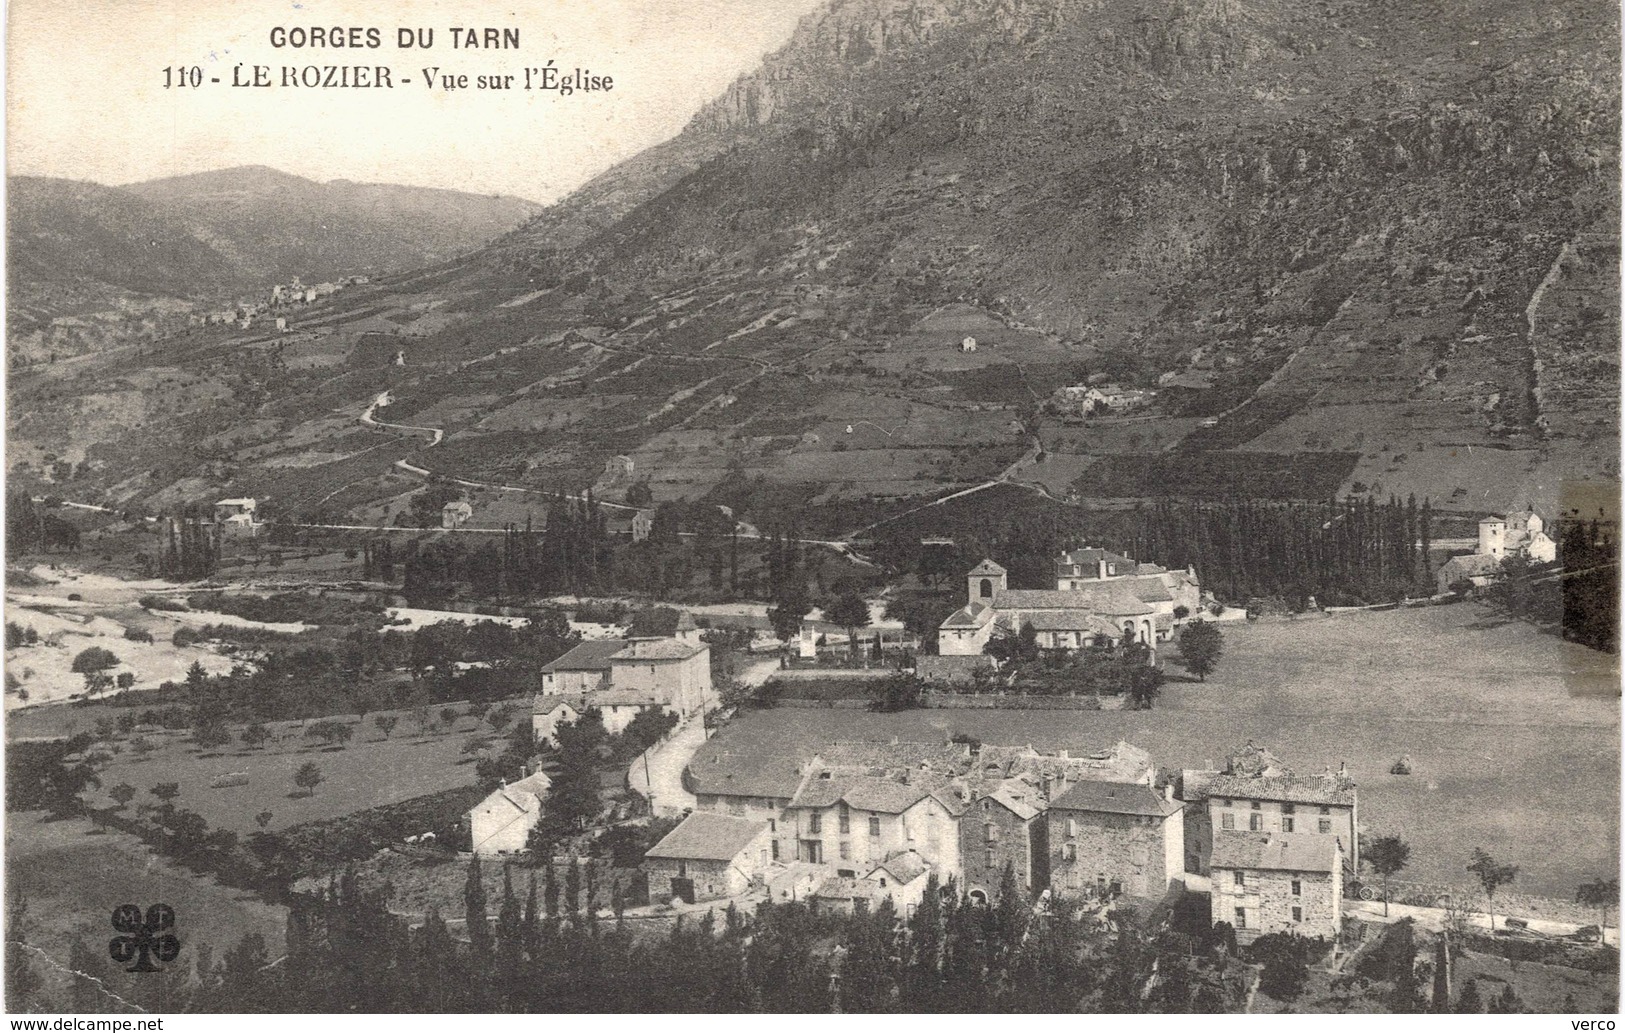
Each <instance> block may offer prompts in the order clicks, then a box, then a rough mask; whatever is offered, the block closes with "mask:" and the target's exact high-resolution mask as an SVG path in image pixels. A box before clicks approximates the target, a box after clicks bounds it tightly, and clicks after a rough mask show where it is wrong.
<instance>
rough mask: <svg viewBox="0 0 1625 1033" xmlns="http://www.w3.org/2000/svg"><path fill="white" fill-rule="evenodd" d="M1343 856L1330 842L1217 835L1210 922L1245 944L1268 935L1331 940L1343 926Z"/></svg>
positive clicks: (1265, 835)
mask: <svg viewBox="0 0 1625 1033" xmlns="http://www.w3.org/2000/svg"><path fill="white" fill-rule="evenodd" d="M1342 871H1343V852H1342V848H1341V847H1340V846H1339V845H1338V843H1337V841H1336V840H1334V839H1328V838H1327V837H1324V836H1313V835H1304V834H1301V833H1300V834H1294V833H1282V832H1223V831H1221V832H1216V833H1214V836H1213V879H1212V881H1213V889H1212V909H1213V910H1212V917H1213V922H1214V924H1217V923H1219V922H1229V923H1230V924H1231V925H1232V926H1234V927H1235V930H1236V939H1237V940H1238V941H1239V942H1241V943H1249V942H1251V941H1252V940H1255V939H1257V938H1258V937H1259V936H1262V935H1265V934H1267V933H1295V934H1297V935H1299V936H1311V937H1314V936H1318V937H1324V938H1326V939H1333V938H1335V937H1336V936H1337V934H1338V932H1339V931H1340V929H1341V926H1342V923H1343V876H1342Z"/></svg>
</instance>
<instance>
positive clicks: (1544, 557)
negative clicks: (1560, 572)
mask: <svg viewBox="0 0 1625 1033" xmlns="http://www.w3.org/2000/svg"><path fill="white" fill-rule="evenodd" d="M1478 554H1479V555H1481V556H1494V557H1495V558H1496V559H1498V560H1501V559H1505V558H1506V557H1508V556H1528V557H1529V559H1530V560H1531V561H1532V562H1535V563H1552V562H1554V561H1556V559H1557V543H1556V542H1554V541H1553V540H1552V539H1551V537H1550V536H1549V535H1547V534H1546V522H1545V521H1544V520H1542V519H1541V518H1540V514H1538V513H1536V512H1535V511H1534V509H1533V508H1531V509H1527V510H1525V511H1524V512H1522V513H1513V514H1511V515H1509V516H1504V517H1502V516H1487V517H1485V518H1484V519H1482V520H1480V521H1479V522H1478Z"/></svg>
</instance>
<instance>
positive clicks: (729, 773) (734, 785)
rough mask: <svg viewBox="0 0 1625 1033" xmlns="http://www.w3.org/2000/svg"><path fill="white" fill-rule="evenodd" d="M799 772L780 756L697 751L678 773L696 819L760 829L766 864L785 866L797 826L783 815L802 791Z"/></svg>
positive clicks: (774, 752)
mask: <svg viewBox="0 0 1625 1033" xmlns="http://www.w3.org/2000/svg"><path fill="white" fill-rule="evenodd" d="M801 768H802V765H801V762H800V761H798V760H797V759H796V758H795V757H793V756H788V755H786V754H785V753H784V751H782V750H763V751H761V752H739V753H736V752H734V751H732V750H725V749H702V750H701V752H700V753H697V754H696V755H695V757H694V758H693V759H692V760H690V761H689V764H688V767H687V768H685V769H684V770H683V788H684V789H687V790H688V791H689V792H691V793H693V794H694V799H695V804H694V809H695V812H696V813H699V812H711V813H718V814H727V815H729V816H730V817H735V818H749V819H752V820H755V821H761V822H763V823H765V824H766V825H767V827H768V832H769V835H770V837H771V839H770V841H769V844H768V852H769V859H770V860H772V861H778V862H781V863H790V862H792V861H794V859H795V856H796V823H795V821H794V820H793V819H787V818H786V816H785V813H784V812H785V809H786V808H788V807H789V806H790V800H791V798H793V797H794V796H795V795H796V790H797V789H799V788H800V786H801V779H802V770H801Z"/></svg>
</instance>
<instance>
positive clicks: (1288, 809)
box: [1281, 803, 1298, 814]
mask: <svg viewBox="0 0 1625 1033" xmlns="http://www.w3.org/2000/svg"><path fill="white" fill-rule="evenodd" d="M1297 810H1298V808H1296V807H1294V806H1293V805H1292V804H1289V803H1283V804H1282V805H1281V813H1282V814H1296V813H1297Z"/></svg>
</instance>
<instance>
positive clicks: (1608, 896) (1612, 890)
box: [1574, 878, 1619, 939]
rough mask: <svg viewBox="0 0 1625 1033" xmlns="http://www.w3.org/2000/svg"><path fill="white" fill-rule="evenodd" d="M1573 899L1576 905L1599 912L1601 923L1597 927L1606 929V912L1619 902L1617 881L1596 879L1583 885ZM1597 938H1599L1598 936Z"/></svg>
mask: <svg viewBox="0 0 1625 1033" xmlns="http://www.w3.org/2000/svg"><path fill="white" fill-rule="evenodd" d="M1574 899H1575V902H1576V903H1580V904H1584V905H1586V906H1587V907H1594V908H1597V909H1598V910H1599V911H1601V912H1602V921H1601V922H1599V923H1598V927H1599V928H1601V929H1607V928H1608V911H1609V909H1611V908H1612V907H1613V906H1614V905H1615V904H1617V903H1618V902H1619V880H1618V879H1617V878H1615V879H1597V880H1596V881H1594V882H1588V883H1584V884H1583V885H1581V886H1580V888H1579V889H1578V890H1576V891H1575V894H1574ZM1598 938H1599V939H1600V938H1601V935H1600V934H1599V937H1598Z"/></svg>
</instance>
